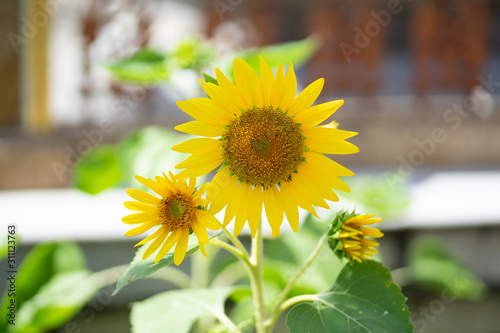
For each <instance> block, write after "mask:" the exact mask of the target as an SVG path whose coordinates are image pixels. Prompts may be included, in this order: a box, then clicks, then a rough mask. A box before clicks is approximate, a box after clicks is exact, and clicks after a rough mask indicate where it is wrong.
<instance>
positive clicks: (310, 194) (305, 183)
mask: <svg viewBox="0 0 500 333" xmlns="http://www.w3.org/2000/svg"><path fill="white" fill-rule="evenodd" d="M301 171H302V170H299V172H298V173H296V174H294V176H293V178H292V183H297V186H298V188H299V189H300V190H301V191H302V193H303V194H304V196H305V197H306V198H307V199H308V200H309V202H310V203H312V204H313V205H314V206H317V207H322V208H325V209H329V208H330V207H329V206H328V204H327V203H326V202H325V200H324V198H323V197H321V195H320V193H318V192H317V191H316V189H315V188H314V186H313V184H312V183H311V182H310V181H309V180H308V179H307V178H306V177H305V175H304V174H303V173H301Z"/></svg>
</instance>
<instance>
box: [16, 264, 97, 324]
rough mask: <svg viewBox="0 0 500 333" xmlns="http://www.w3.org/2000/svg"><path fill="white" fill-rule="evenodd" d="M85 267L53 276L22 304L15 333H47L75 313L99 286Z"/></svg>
mask: <svg viewBox="0 0 500 333" xmlns="http://www.w3.org/2000/svg"><path fill="white" fill-rule="evenodd" d="M89 275H90V274H89V272H88V271H85V270H79V271H73V272H67V273H60V274H57V275H55V276H53V277H52V278H51V279H50V280H49V281H48V283H46V284H45V285H44V286H43V287H42V288H41V289H40V290H39V292H38V293H37V294H36V295H35V296H34V297H32V298H31V299H29V300H28V301H27V302H26V303H24V305H23V306H22V307H21V309H20V310H19V312H18V314H17V319H16V325H15V326H14V327H12V328H14V329H13V330H11V332H46V331H48V330H51V329H54V328H57V327H59V326H60V325H62V324H63V323H65V322H66V321H67V320H69V319H70V318H72V317H73V316H75V315H76V314H77V313H78V312H79V311H80V309H81V308H82V307H83V306H84V305H85V304H86V303H87V302H88V301H89V300H90V299H91V298H92V297H93V296H94V294H95V293H96V292H97V290H98V289H99V288H98V287H97V285H95V284H94V283H93V281H92V280H91V279H90V278H89Z"/></svg>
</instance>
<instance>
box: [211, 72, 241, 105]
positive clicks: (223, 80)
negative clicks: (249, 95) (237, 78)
mask: <svg viewBox="0 0 500 333" xmlns="http://www.w3.org/2000/svg"><path fill="white" fill-rule="evenodd" d="M215 76H216V77H217V84H218V85H219V87H220V88H221V90H222V91H224V92H225V98H226V101H227V102H228V103H229V104H230V105H231V106H234V107H236V108H237V109H238V110H240V109H245V103H244V102H243V100H242V99H241V97H240V96H239V94H238V90H237V89H236V87H235V85H234V83H232V82H231V81H230V80H229V79H228V78H227V77H226V76H225V75H224V74H223V73H222V72H221V70H220V69H218V68H216V69H215Z"/></svg>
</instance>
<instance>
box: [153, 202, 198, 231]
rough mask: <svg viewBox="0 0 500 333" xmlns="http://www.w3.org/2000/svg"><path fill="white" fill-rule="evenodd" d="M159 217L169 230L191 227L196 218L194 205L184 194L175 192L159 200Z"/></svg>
mask: <svg viewBox="0 0 500 333" xmlns="http://www.w3.org/2000/svg"><path fill="white" fill-rule="evenodd" d="M160 207H161V213H160V218H161V219H162V220H163V221H162V223H163V224H165V225H167V226H168V227H169V229H170V230H177V229H179V228H182V229H187V228H191V224H192V223H193V222H194V221H195V219H196V207H195V206H194V205H193V203H192V201H191V200H190V199H189V198H187V197H186V196H185V195H183V194H180V193H176V194H172V195H170V196H169V197H167V198H165V199H163V200H162V201H161V206H160Z"/></svg>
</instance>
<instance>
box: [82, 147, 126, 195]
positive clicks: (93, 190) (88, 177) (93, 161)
mask: <svg viewBox="0 0 500 333" xmlns="http://www.w3.org/2000/svg"><path fill="white" fill-rule="evenodd" d="M73 177H74V183H75V187H76V188H79V189H80V190H82V191H84V192H87V193H89V194H97V193H99V192H101V191H103V190H105V189H107V188H109V187H112V186H115V185H117V184H119V183H120V181H121V180H122V178H123V175H122V168H121V166H120V159H119V156H118V149H117V148H116V147H115V146H109V145H103V146H98V147H96V148H94V149H93V150H92V152H91V153H90V154H89V155H86V156H82V158H81V159H80V161H78V165H77V167H76V168H75V172H74V175H73Z"/></svg>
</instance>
